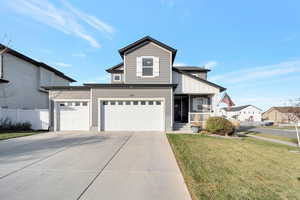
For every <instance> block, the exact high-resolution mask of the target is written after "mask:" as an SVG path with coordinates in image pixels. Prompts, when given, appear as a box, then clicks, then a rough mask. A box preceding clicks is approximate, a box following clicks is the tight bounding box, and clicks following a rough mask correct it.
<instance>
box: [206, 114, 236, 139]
mask: <svg viewBox="0 0 300 200" xmlns="http://www.w3.org/2000/svg"><path fill="white" fill-rule="evenodd" d="M206 130H207V131H209V132H211V133H214V134H218V135H232V134H233V133H234V130H235V129H234V125H233V124H232V123H231V122H230V121H229V120H227V119H225V118H223V117H210V118H208V120H207V121H206Z"/></svg>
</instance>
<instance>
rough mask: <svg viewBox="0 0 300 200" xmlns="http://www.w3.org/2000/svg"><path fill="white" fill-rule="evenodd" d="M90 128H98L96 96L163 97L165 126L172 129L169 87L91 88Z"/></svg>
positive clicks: (171, 94)
mask: <svg viewBox="0 0 300 200" xmlns="http://www.w3.org/2000/svg"><path fill="white" fill-rule="evenodd" d="M91 93H92V109H91V110H92V129H93V130H98V107H99V105H98V98H164V99H165V127H166V130H167V131H170V130H172V124H171V123H172V119H173V117H172V116H173V115H172V112H173V111H172V103H171V102H172V101H173V93H172V89H171V88H164V89H163V88H162V89H112V88H109V89H100V88H99V89H97V88H93V89H92V92H91Z"/></svg>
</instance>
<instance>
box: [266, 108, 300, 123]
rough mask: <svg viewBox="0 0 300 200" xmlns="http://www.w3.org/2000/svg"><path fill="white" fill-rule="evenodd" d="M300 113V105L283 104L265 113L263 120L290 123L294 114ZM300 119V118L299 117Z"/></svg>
mask: <svg viewBox="0 0 300 200" xmlns="http://www.w3.org/2000/svg"><path fill="white" fill-rule="evenodd" d="M293 113H297V114H298V115H299V114H300V107H293V106H282V107H272V108H270V109H269V110H267V111H266V112H264V113H263V115H262V117H263V120H266V121H272V122H275V123H290V122H292V121H291V119H292V118H294V117H293V116H294V114H293ZM298 120H300V119H298Z"/></svg>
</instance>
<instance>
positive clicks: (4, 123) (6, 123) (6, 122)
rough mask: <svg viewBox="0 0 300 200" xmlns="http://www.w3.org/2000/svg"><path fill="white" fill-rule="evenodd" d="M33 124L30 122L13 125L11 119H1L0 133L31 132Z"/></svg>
mask: <svg viewBox="0 0 300 200" xmlns="http://www.w3.org/2000/svg"><path fill="white" fill-rule="evenodd" d="M30 130H32V129H31V124H30V123H29V122H18V123H13V122H12V121H11V120H10V119H8V118H5V119H0V132H4V131H10V132H11V131H30Z"/></svg>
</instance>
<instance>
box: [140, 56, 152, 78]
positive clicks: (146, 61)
mask: <svg viewBox="0 0 300 200" xmlns="http://www.w3.org/2000/svg"><path fill="white" fill-rule="evenodd" d="M142 64H143V66H142V67H143V69H142V75H143V76H153V58H143V60H142Z"/></svg>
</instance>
